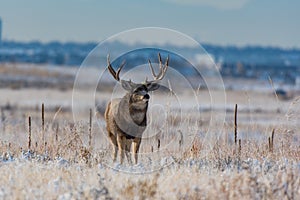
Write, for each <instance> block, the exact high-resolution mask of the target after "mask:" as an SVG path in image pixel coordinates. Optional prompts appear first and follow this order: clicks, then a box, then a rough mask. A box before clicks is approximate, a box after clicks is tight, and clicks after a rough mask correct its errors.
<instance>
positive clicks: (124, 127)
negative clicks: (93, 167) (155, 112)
mask: <svg viewBox="0 0 300 200" xmlns="http://www.w3.org/2000/svg"><path fill="white" fill-rule="evenodd" d="M158 60H159V68H160V71H159V73H158V74H157V75H156V74H155V72H154V69H153V67H152V64H151V61H150V59H149V66H150V69H151V73H152V75H153V78H154V80H152V81H148V80H147V78H146V80H145V82H143V83H134V82H132V81H131V80H129V81H128V80H121V79H120V72H121V70H122V68H123V67H124V64H125V63H123V64H122V65H121V66H120V67H119V68H118V69H117V71H115V70H114V69H113V67H112V66H111V63H110V59H109V55H108V56H107V64H108V66H107V68H108V70H109V72H110V73H111V75H112V76H113V77H114V79H115V80H116V81H118V82H120V83H121V85H122V88H123V89H125V90H126V91H127V93H126V95H125V96H124V97H123V98H117V99H113V100H111V101H110V102H109V103H108V105H107V107H106V110H105V114H104V117H105V121H106V129H107V131H108V136H109V139H110V141H111V143H112V146H113V161H114V162H115V161H116V158H117V154H118V151H119V157H120V163H121V164H122V163H123V160H124V154H126V157H127V159H128V162H129V163H130V164H132V160H131V157H130V150H131V146H132V154H133V157H134V162H135V164H137V162H138V152H139V148H140V145H141V140H142V135H143V132H144V131H145V129H146V126H147V110H148V102H149V99H150V96H149V94H148V92H150V91H154V90H157V89H158V88H159V84H158V82H159V81H160V80H162V79H163V78H164V76H165V74H166V71H167V69H168V65H169V56H168V57H167V59H166V62H165V64H162V60H161V56H160V54H158Z"/></svg>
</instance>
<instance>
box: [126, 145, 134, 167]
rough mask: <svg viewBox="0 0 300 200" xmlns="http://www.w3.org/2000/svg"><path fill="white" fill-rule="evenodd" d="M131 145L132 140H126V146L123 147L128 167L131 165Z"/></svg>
mask: <svg viewBox="0 0 300 200" xmlns="http://www.w3.org/2000/svg"><path fill="white" fill-rule="evenodd" d="M131 143H132V140H128V139H127V140H126V145H125V154H126V157H127V160H128V163H129V164H130V165H132V160H131V155H130V149H131Z"/></svg>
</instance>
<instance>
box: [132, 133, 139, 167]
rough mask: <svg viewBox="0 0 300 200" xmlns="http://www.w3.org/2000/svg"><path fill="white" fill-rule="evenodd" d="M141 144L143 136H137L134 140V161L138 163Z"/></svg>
mask: <svg viewBox="0 0 300 200" xmlns="http://www.w3.org/2000/svg"><path fill="white" fill-rule="evenodd" d="M140 145H141V138H135V139H134V140H133V157H134V163H135V164H137V162H138V153H139V149H140Z"/></svg>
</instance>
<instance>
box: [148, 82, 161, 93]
mask: <svg viewBox="0 0 300 200" xmlns="http://www.w3.org/2000/svg"><path fill="white" fill-rule="evenodd" d="M159 86H160V85H159V84H158V83H149V84H148V85H147V89H148V91H154V90H157V89H158V88H159Z"/></svg>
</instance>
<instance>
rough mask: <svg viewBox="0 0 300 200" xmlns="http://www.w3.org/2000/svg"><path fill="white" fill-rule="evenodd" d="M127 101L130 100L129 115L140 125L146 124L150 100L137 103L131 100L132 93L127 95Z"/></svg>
mask: <svg viewBox="0 0 300 200" xmlns="http://www.w3.org/2000/svg"><path fill="white" fill-rule="evenodd" d="M126 101H127V102H128V109H129V115H130V117H131V119H132V120H133V122H134V123H135V124H137V125H139V126H146V122H147V118H146V116H147V110H148V102H144V103H135V102H133V101H132V100H131V98H130V94H127V95H126Z"/></svg>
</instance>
